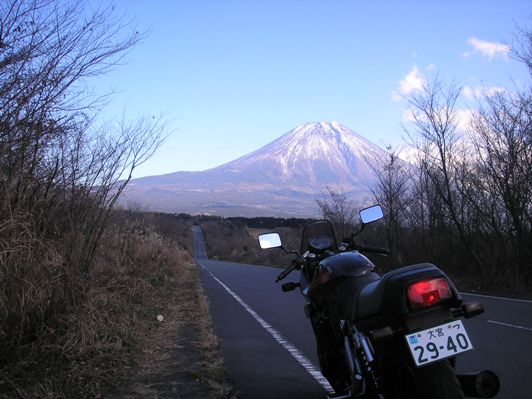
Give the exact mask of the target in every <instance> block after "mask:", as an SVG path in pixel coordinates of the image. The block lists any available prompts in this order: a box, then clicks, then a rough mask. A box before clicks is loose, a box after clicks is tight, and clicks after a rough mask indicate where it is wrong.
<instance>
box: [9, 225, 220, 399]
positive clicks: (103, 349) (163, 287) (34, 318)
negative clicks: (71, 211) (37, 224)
mask: <svg viewBox="0 0 532 399" xmlns="http://www.w3.org/2000/svg"><path fill="white" fill-rule="evenodd" d="M0 229H3V230H2V237H4V238H3V239H2V240H0V261H1V264H0V283H1V285H0V287H2V288H1V291H0V292H1V294H0V306H1V307H0V311H1V313H0V322H1V323H0V345H1V346H0V349H1V353H0V396H1V397H5V398H15V397H17V398H19V397H21V398H37V397H49V398H83V397H90V398H97V397H104V396H105V397H107V396H112V395H118V396H120V395H121V394H124V395H125V394H126V391H125V390H124V389H122V387H123V386H128V385H130V384H132V383H133V382H134V381H135V380H139V379H140V380H139V381H140V383H141V385H140V387H141V391H142V390H144V393H147V392H152V391H153V389H152V390H151V391H150V388H149V384H148V383H142V377H143V376H147V375H152V376H153V375H158V376H159V377H161V378H162V377H164V370H168V369H171V370H180V371H182V372H185V374H186V370H187V369H189V368H193V369H195V370H197V375H202V376H205V377H204V378H202V379H201V381H199V382H200V383H199V384H198V386H197V387H196V388H197V389H198V390H200V391H201V392H204V393H206V394H207V396H205V395H201V396H202V397H213V398H221V397H226V396H227V392H229V388H228V387H227V385H225V380H224V375H223V365H222V363H221V360H220V358H219V355H218V353H217V341H216V338H215V337H214V336H213V334H212V331H211V329H210V324H209V321H210V318H209V314H208V308H207V306H206V305H205V303H204V301H205V299H204V297H203V295H202V292H201V285H200V284H199V279H198V275H197V271H196V269H195V265H194V264H193V259H192V257H191V256H190V254H189V253H188V252H187V251H185V250H183V249H180V246H178V244H177V243H176V241H174V240H171V239H169V238H168V237H164V236H162V235H161V234H159V233H157V232H156V231H155V229H154V228H149V227H147V226H146V225H145V224H144V223H143V222H141V221H139V220H123V219H122V220H121V221H120V223H119V224H118V223H115V224H113V225H111V226H109V227H108V228H107V229H106V230H105V233H104V236H103V237H102V240H101V245H100V247H99V250H98V253H97V256H96V258H95V263H94V265H93V267H92V269H91V272H90V274H89V275H86V276H83V275H79V274H78V273H76V272H75V271H76V268H75V267H68V266H69V265H65V264H63V262H62V260H61V257H60V256H59V255H58V252H57V251H55V250H54V249H52V247H50V246H45V245H41V243H40V242H39V240H36V239H34V238H33V237H32V236H31V235H30V234H29V233H26V232H25V230H24V229H21V228H20V226H16V228H13V234H12V239H11V241H8V240H7V239H6V237H10V235H9V233H10V230H8V227H7V226H3V225H2V226H0ZM15 231H16V232H18V234H15V233H14V232H15ZM29 231H31V229H28V232H29ZM180 234H181V233H180ZM73 280H74V282H75V284H76V286H77V287H78V292H77V295H76V298H75V299H76V302H75V303H70V304H69V305H68V306H66V304H63V303H61V301H60V299H65V293H67V292H68V291H69V290H63V289H62V288H63V287H64V285H65V284H66V285H69V284H72V283H73ZM158 315H162V316H163V317H164V320H163V321H162V322H160V321H159V320H157V316H158ZM190 329H192V330H193V331H194V334H189V335H190V337H188V338H187V334H186V332H187V331H188V330H190ZM176 334H177V338H178V339H177V340H176V339H175V338H176ZM183 340H184V342H185V344H183V343H182V341H183ZM178 343H179V345H181V346H182V348H180V347H179V345H178ZM183 348H184V349H185V350H184V351H183ZM189 352H190V353H192V355H191V354H190V353H189ZM187 356H188V357H187ZM190 362H191V364H189V363H190ZM185 374H183V375H182V377H183V380H184V381H186V378H184V377H186V375H185ZM185 385H186V384H185ZM150 395H151V397H157V396H158V392H157V391H153V392H152V393H151V394H150ZM140 396H142V397H145V396H146V395H140Z"/></svg>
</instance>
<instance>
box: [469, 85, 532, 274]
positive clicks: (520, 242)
mask: <svg viewBox="0 0 532 399" xmlns="http://www.w3.org/2000/svg"><path fill="white" fill-rule="evenodd" d="M473 126H474V131H475V140H476V146H477V151H478V168H477V174H478V188H477V189H479V190H481V191H482V192H483V194H484V195H483V201H482V203H481V204H480V205H481V206H479V208H480V209H484V213H483V216H484V218H485V219H486V220H489V221H491V233H492V234H493V235H497V236H501V235H502V236H503V237H504V240H503V242H504V243H505V246H504V247H502V248H501V251H503V253H504V254H505V256H504V258H506V261H505V262H504V263H506V264H507V266H508V267H509V268H511V269H513V275H514V276H515V277H518V278H520V277H522V276H523V275H528V276H530V274H531V273H532V270H530V259H531V256H532V250H531V248H532V247H531V245H532V92H531V91H530V90H529V89H528V90H526V91H522V92H518V93H513V94H510V93H499V94H497V95H496V96H493V97H486V98H485V99H484V106H483V107H482V108H481V109H480V110H479V111H478V112H477V114H476V117H475V119H474V125H473ZM490 212H491V213H493V214H495V215H496V216H497V217H494V216H493V215H491V216H490V215H489V213H490ZM508 245H510V246H511V248H508V249H510V251H508V250H507V247H508ZM512 252H513V254H512ZM510 259H514V260H513V261H510ZM527 265H528V267H526V266H527Z"/></svg>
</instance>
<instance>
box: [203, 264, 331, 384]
mask: <svg viewBox="0 0 532 399" xmlns="http://www.w3.org/2000/svg"><path fill="white" fill-rule="evenodd" d="M198 264H199V265H200V266H201V267H202V268H203V269H204V270H205V271H206V272H207V273H209V275H210V276H211V277H212V278H213V279H214V280H215V281H216V282H217V283H218V284H220V285H221V286H222V287H223V288H224V289H225V290H226V291H227V292H228V293H229V294H230V295H231V296H232V297H233V298H234V299H235V300H236V301H237V302H238V303H239V304H240V305H242V307H243V308H244V309H245V310H246V311H247V312H248V313H249V314H250V315H251V316H253V318H254V319H255V320H256V321H257V322H258V323H259V324H260V325H261V327H262V328H264V329H265V330H266V331H267V332H269V333H270V335H271V336H272V337H273V338H274V339H275V340H276V341H277V342H278V343H279V344H280V345H281V346H282V347H283V348H285V349H286V350H287V351H288V353H290V355H292V357H293V358H294V359H295V360H296V361H297V362H298V363H299V364H300V365H301V366H303V368H304V369H305V370H306V371H307V372H308V373H309V374H310V376H311V377H312V378H314V380H316V382H317V383H318V384H320V385H321V386H322V387H323V389H325V391H327V393H334V389H333V388H332V387H331V385H330V384H329V382H328V381H327V379H326V378H325V377H324V376H323V374H322V373H321V372H320V371H319V370H318V369H316V367H314V365H313V364H312V363H311V362H310V360H308V359H307V358H306V357H305V355H303V353H301V351H300V350H299V349H297V348H296V347H295V346H294V345H292V344H291V343H290V342H288V341H287V340H286V339H285V338H284V337H283V336H282V335H281V333H279V332H278V331H277V330H276V329H274V328H273V327H272V326H271V325H270V324H269V323H268V322H267V321H266V320H264V319H263V318H262V317H260V316H259V315H258V314H257V312H255V311H254V310H253V309H252V308H251V307H250V306H249V305H248V304H247V303H246V302H244V301H243V300H242V298H240V297H239V296H238V295H237V294H235V293H234V292H233V291H232V290H231V289H230V288H229V287H228V286H227V285H225V284H224V283H222V282H221V281H220V280H219V279H218V278H216V277H215V276H214V275H213V274H212V273H211V272H210V271H209V270H208V269H207V268H206V267H205V266H203V265H202V264H201V263H200V262H198Z"/></svg>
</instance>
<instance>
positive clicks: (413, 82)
mask: <svg viewBox="0 0 532 399" xmlns="http://www.w3.org/2000/svg"><path fill="white" fill-rule="evenodd" d="M425 84H426V80H425V78H424V76H423V74H422V73H421V71H420V70H419V68H418V67H417V66H415V65H414V67H413V68H412V69H411V70H410V72H408V74H407V75H406V76H405V77H404V78H403V79H401V81H400V82H399V90H394V91H393V92H392V100H393V101H395V102H397V101H400V100H401V99H402V98H403V97H404V96H407V95H409V94H412V93H414V92H416V91H421V90H422V89H423V86H424V85H425Z"/></svg>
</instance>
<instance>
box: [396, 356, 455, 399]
mask: <svg viewBox="0 0 532 399" xmlns="http://www.w3.org/2000/svg"><path fill="white" fill-rule="evenodd" d="M401 369H402V370H401ZM400 370H401V371H400ZM396 371H397V373H395V375H394V378H393V380H394V383H393V385H392V386H391V387H389V388H391V389H389V390H388V392H389V395H387V397H391V398H393V399H409V398H420V399H464V391H463V390H462V387H461V385H460V382H459V381H458V378H457V377H456V373H455V371H454V368H453V367H452V366H451V364H450V363H449V362H448V361H447V360H444V361H441V362H438V363H434V364H430V365H428V366H424V367H420V368H415V367H411V366H407V365H405V364H403V365H402V367H401V366H399V370H396Z"/></svg>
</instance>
